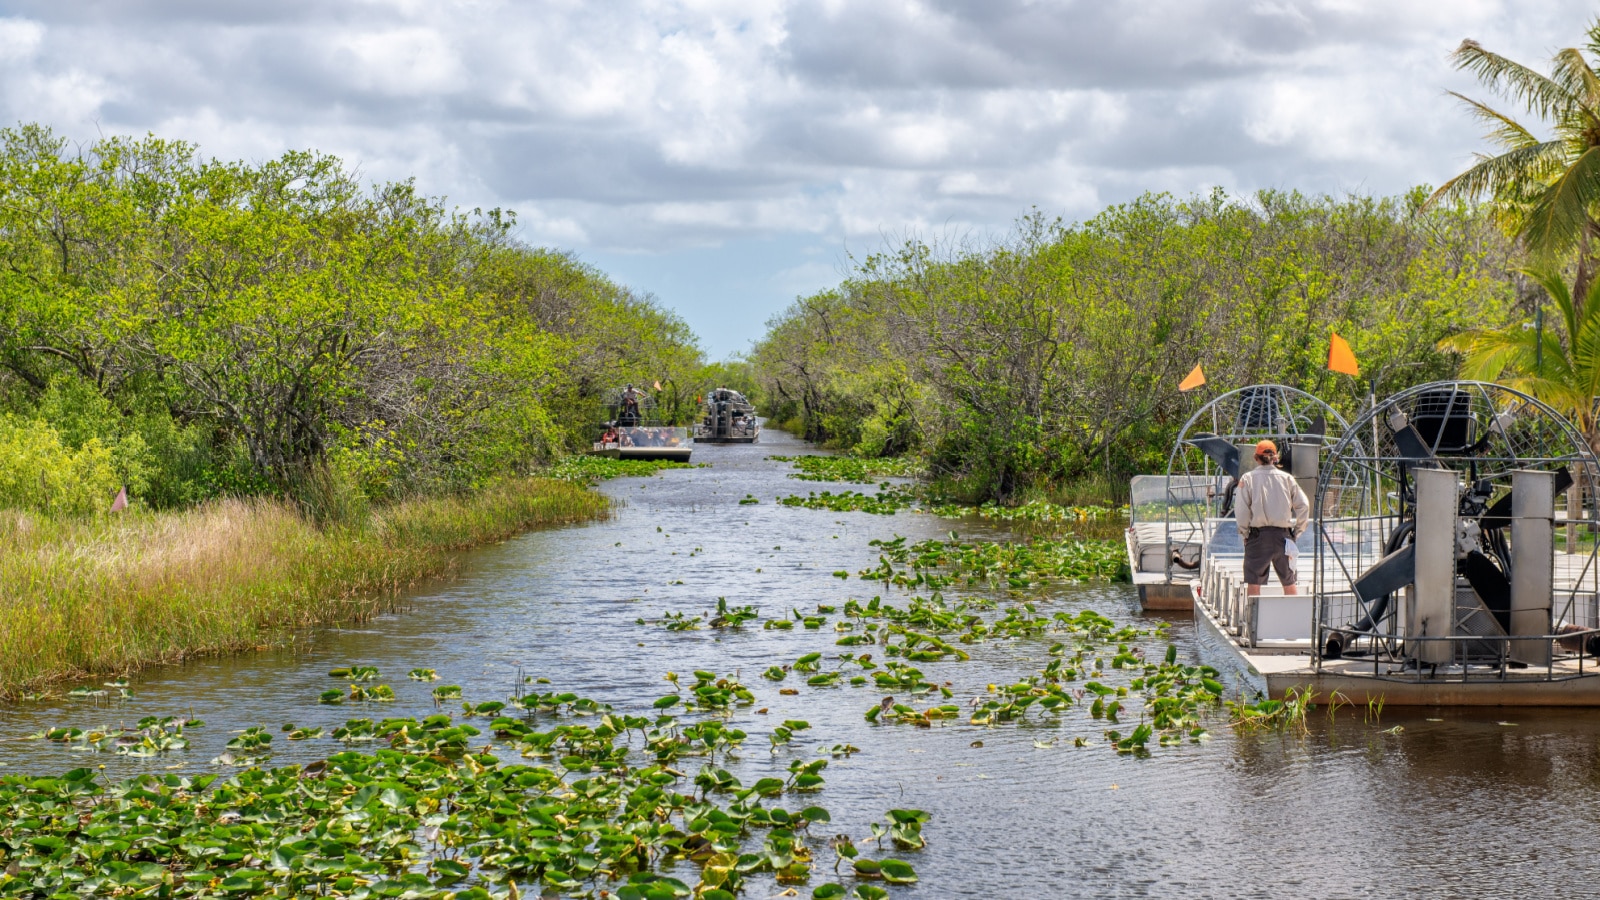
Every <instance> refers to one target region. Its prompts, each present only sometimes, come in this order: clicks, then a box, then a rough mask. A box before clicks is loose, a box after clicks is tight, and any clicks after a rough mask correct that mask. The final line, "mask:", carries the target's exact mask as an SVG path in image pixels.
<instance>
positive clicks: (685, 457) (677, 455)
mask: <svg viewBox="0 0 1600 900" xmlns="http://www.w3.org/2000/svg"><path fill="white" fill-rule="evenodd" d="M606 408H607V410H608V412H609V413H610V418H609V419H607V420H606V421H604V422H602V423H600V424H599V425H598V426H597V427H596V437H595V440H594V443H593V446H592V447H591V448H590V450H589V453H590V455H592V456H609V457H612V458H615V459H640V460H649V459H665V460H672V461H674V462H688V461H689V455H690V454H691V453H693V452H694V446H693V444H691V443H690V441H689V429H687V428H684V427H681V426H677V425H671V424H668V423H665V422H663V421H661V419H660V416H659V414H658V409H657V406H656V401H655V398H654V397H651V396H650V395H649V394H646V393H645V392H643V391H633V390H631V386H630V390H623V391H618V392H616V393H615V394H614V395H612V396H611V397H610V398H609V400H608V401H607V403H606Z"/></svg>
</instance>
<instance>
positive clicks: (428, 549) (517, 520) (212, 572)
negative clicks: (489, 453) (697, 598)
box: [0, 478, 608, 697]
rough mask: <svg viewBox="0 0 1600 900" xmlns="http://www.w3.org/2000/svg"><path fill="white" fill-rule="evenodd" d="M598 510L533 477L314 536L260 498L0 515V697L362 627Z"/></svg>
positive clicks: (586, 497)
mask: <svg viewBox="0 0 1600 900" xmlns="http://www.w3.org/2000/svg"><path fill="white" fill-rule="evenodd" d="M607 508H608V507H607V500H606V499H605V498H604V497H603V496H601V495H599V494H596V493H593V492H590V491H587V490H585V489H584V488H583V487H582V486H580V485H574V484H571V483H568V482H562V481H556V480H552V479H542V478H528V479H514V480H506V481H501V482H498V483H496V484H494V485H492V486H491V487H489V488H486V489H485V490H483V491H480V492H478V493H476V494H473V495H470V496H464V497H438V498H428V499H417V500H409V501H405V502H400V503H396V504H393V505H391V506H388V507H384V508H381V509H378V510H375V511H374V512H372V513H371V514H370V515H368V516H367V517H366V518H365V520H364V521H362V522H360V523H359V524H357V525H353V526H350V525H347V526H339V527H326V528H321V529H319V528H318V527H316V526H315V525H313V524H312V523H310V522H309V521H308V520H306V519H305V518H304V517H302V516H301V515H300V514H299V513H298V512H297V511H296V510H295V509H294V507H293V506H292V505H290V504H288V503H284V502H278V501H271V500H221V501H216V502H212V503H208V504H205V505H203V506H201V507H197V508H194V509H190V510H187V511H184V512H177V513H148V512H143V513H133V512H131V511H130V512H129V513H126V514H123V515H118V516H109V517H101V518H95V519H81V518H79V519H74V518H59V519H58V518H51V517H47V516H42V515H39V514H35V513H20V512H14V511H0V697H14V696H16V695H18V694H20V693H23V692H25V691H27V690H30V689H32V688H35V687H37V686H40V685H43V684H46V683H49V682H55V681H61V680H65V679H71V678H76V677H81V676H87V675H105V674H110V673H123V672H128V671H132V670H134V669H138V668H140V667H142V666H146V665H151V664H155V663H166V662H176V661H179V660H182V659H185V658H187V657H192V656H197V655H207V654H216V653H225V652H229V651H236V650H243V649H249V648H254V647H262V646H270V645H273V644H276V643H280V642H282V641H283V640H284V639H285V638H287V637H288V636H290V635H292V634H293V633H294V632H295V631H297V630H299V629H302V628H306V627H309V626H314V625H325V624H331V623H336V622H351V621H360V620H362V619H365V618H367V617H369V616H372V615H374V614H375V613H378V612H381V611H383V610H385V609H386V608H388V607H389V606H390V605H391V604H392V603H393V601H394V599H395V597H396V596H397V595H399V594H400V593H401V592H402V591H404V590H405V589H407V588H408V587H411V586H413V585H415V584H417V583H418V582H420V581H422V580H423V579H426V578H430V577H434V576H438V575H443V574H447V573H449V571H450V570H451V569H452V568H453V566H454V564H455V552H456V551H459V550H463V549H466V548H469V547H473V546H476V545H479V544H484V543H489V542H492V541H496V540H502V539H504V538H506V537H509V536H511V535H513V534H516V533H518V532H520V531H524V530H526V529H528V528H533V527H538V526H543V525H553V524H561V523H567V522H576V521H582V520H587V519H594V518H598V517H602V516H604V515H606V511H607Z"/></svg>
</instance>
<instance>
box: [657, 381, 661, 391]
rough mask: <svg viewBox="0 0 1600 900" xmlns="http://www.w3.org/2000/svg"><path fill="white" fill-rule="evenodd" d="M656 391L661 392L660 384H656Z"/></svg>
mask: <svg viewBox="0 0 1600 900" xmlns="http://www.w3.org/2000/svg"><path fill="white" fill-rule="evenodd" d="M656 390H658V391H659V390H661V382H659V381H658V382H656Z"/></svg>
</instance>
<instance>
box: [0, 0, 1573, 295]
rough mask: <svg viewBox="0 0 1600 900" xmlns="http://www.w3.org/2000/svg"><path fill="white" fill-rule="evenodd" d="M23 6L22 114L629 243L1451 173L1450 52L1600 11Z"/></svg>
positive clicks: (63, 127) (945, 221)
mask: <svg viewBox="0 0 1600 900" xmlns="http://www.w3.org/2000/svg"><path fill="white" fill-rule="evenodd" d="M7 9H8V13H9V17H0V121H7V120H8V121H12V122H14V121H18V120H21V121H38V122H43V123H46V124H49V125H52V126H54V127H55V128H56V129H57V130H58V131H60V132H62V133H63V134H64V135H66V136H67V137H70V138H72V139H75V140H91V139H93V138H94V137H95V136H97V135H99V134H116V133H130V134H143V133H145V132H147V131H154V132H156V133H158V134H160V135H161V136H163V137H174V138H183V139H188V140H191V141H194V142H196V143H198V144H199V145H200V146H201V149H202V151H203V152H205V153H206V154H208V155H213V156H224V157H230V158H231V157H238V158H245V159H253V160H260V159H265V158H269V157H271V156H274V155H276V154H278V153H280V152H282V151H284V150H288V149H298V148H308V147H309V148H316V149H321V150H324V151H328V152H332V153H337V154H339V155H341V156H343V157H345V158H346V159H348V160H349V161H350V162H351V163H352V164H356V165H358V166H359V167H360V169H361V171H362V172H363V174H365V175H366V176H368V177H370V178H374V179H397V178H405V177H408V176H415V177H416V178H417V181H418V184H419V186H420V187H421V188H422V189H423V190H425V191H428V192H430V193H442V194H446V195H448V196H449V197H450V199H451V200H452V201H453V202H455V203H458V204H461V205H463V206H468V207H471V206H496V205H498V206H510V207H514V208H516V209H518V210H519V211H520V212H521V213H522V219H521V221H522V223H523V229H524V233H525V234H526V236H527V237H528V238H529V239H532V240H538V241H548V242H553V243H557V244H561V245H564V246H569V247H571V248H572V249H575V250H578V251H580V252H588V253H623V254H626V253H635V254H639V253H655V252H671V251H672V249H673V248H680V247H681V248H704V247H708V246H716V245H718V244H720V243H723V242H730V241H732V242H737V241H740V240H748V239H758V238H761V237H763V236H782V235H791V236H792V235H801V236H804V240H805V241H811V242H814V241H822V242H825V243H831V244H832V245H834V246H838V245H840V244H843V243H846V242H848V243H849V244H851V245H852V246H855V247H861V246H863V244H864V243H872V242H874V241H876V240H879V239H881V237H882V236H884V235H904V234H906V233H908V232H909V231H910V230H913V229H931V230H932V231H934V232H945V231H948V230H951V229H953V230H955V231H956V232H961V231H962V230H967V231H972V232H984V233H986V232H988V231H991V230H994V229H997V228H1004V227H1005V226H1006V224H1007V223H1009V222H1010V221H1011V220H1012V219H1013V218H1014V217H1015V216H1017V215H1018V214H1020V213H1023V212H1025V211H1027V210H1028V209H1029V208H1031V207H1034V206H1038V207H1040V208H1041V209H1043V210H1044V211H1045V212H1047V213H1052V214H1056V213H1060V214H1065V215H1067V216H1069V217H1083V216H1088V215H1092V214H1093V213H1094V212H1095V211H1097V210H1098V209H1099V208H1100V207H1102V206H1103V205H1105V204H1107V203H1113V202H1118V201H1121V200H1125V199H1127V198H1129V197H1131V196H1134V195H1137V194H1138V193H1140V192H1142V191H1145V190H1170V191H1175V192H1179V193H1188V192H1191V191H1205V190H1208V189H1209V188H1210V187H1211V186H1213V185H1222V186H1224V187H1226V188H1228V189H1230V190H1235V191H1251V190H1255V189H1258V188H1263V187H1278V188H1301V189H1306V190H1326V189H1346V188H1350V187H1356V188H1360V189H1364V190H1369V191H1373V192H1396V191H1400V190H1403V189H1405V188H1407V187H1409V186H1411V185H1413V184H1416V183H1420V182H1435V183H1436V182H1438V181H1440V180H1441V179H1443V178H1445V177H1448V176H1449V175H1450V174H1452V173H1453V172H1454V171H1455V170H1456V169H1457V168H1458V167H1459V166H1460V165H1462V164H1463V162H1464V161H1465V160H1466V159H1467V158H1468V156H1469V155H1470V153H1471V152H1472V151H1473V150H1475V149H1478V148H1480V147H1481V146H1482V144H1481V141H1480V139H1479V137H1478V135H1477V133H1476V129H1475V126H1474V125H1473V123H1472V122H1471V121H1470V120H1469V119H1468V118H1467V117H1466V116H1465V115H1463V114H1462V113H1461V111H1460V110H1459V109H1458V108H1457V107H1456V106H1455V105H1454V104H1453V102H1452V101H1450V100H1449V99H1448V98H1447V97H1445V96H1444V91H1445V90H1446V89H1457V90H1464V91H1466V92H1468V93H1470V94H1473V95H1480V96H1481V95H1482V93H1483V92H1482V91H1481V90H1479V89H1478V88H1477V86H1476V85H1475V83H1474V81H1473V80H1472V79H1471V77H1470V76H1468V75H1464V74H1462V73H1458V72H1456V71H1454V70H1453V69H1452V68H1451V66H1450V62H1449V58H1448V57H1449V52H1450V51H1451V50H1452V49H1454V47H1455V46H1456V45H1457V44H1458V43H1459V42H1460V41H1461V39H1462V38H1466V37H1473V38H1476V39H1478V40H1480V41H1482V42H1484V43H1485V44H1486V45H1487V46H1490V47H1491V48H1494V49H1497V50H1502V51H1504V52H1505V53H1507V54H1508V55H1510V56H1512V57H1514V58H1517V59H1520V60H1523V61H1526V62H1529V63H1533V64H1535V65H1542V64H1543V61H1544V60H1547V59H1548V58H1549V56H1550V54H1551V52H1552V51H1553V50H1554V49H1555V48H1557V47H1559V46H1572V45H1575V44H1578V43H1581V41H1582V39H1583V31H1584V29H1585V28H1586V26H1587V25H1588V23H1589V21H1590V19H1591V18H1592V17H1593V15H1594V11H1593V9H1592V8H1591V5H1590V4H1588V3H1586V2H1582V0H1555V2H1550V3H1545V4H1537V5H1535V4H1518V3H1513V2H1511V0H1457V2H1452V3H1449V4H1444V3H1438V2H1436V0H1304V2H1289V0H1256V2H1252V3H1239V2H1237V0H1145V2H1140V3H1103V2H1075V3H1057V2H1051V3H1040V2H1036V0H983V2H975V0H885V2H873V3H846V2H840V0H614V2H607V3H593V2H583V0H542V2H539V3H526V2H522V0H454V2H447V0H363V2H358V3H338V2H333V0H278V2H275V3H271V4H210V3H200V2H195V0H10V2H9V3H8V4H7ZM797 265H798V263H797ZM798 271H805V272H806V273H807V275H808V276H809V275H811V274H815V273H814V272H811V271H810V270H798ZM780 280H782V279H780Z"/></svg>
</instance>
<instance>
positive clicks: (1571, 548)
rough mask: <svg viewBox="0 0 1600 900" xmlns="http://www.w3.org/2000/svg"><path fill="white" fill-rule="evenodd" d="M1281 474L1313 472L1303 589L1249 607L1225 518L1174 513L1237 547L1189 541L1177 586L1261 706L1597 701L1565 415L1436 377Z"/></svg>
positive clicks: (1591, 567) (1592, 629)
mask: <svg viewBox="0 0 1600 900" xmlns="http://www.w3.org/2000/svg"><path fill="white" fill-rule="evenodd" d="M1292 446H1293V445H1292ZM1299 449H1300V448H1299V447H1298V446H1297V447H1296V450H1297V451H1298V450H1299ZM1175 454H1176V451H1175ZM1294 462H1295V463H1298V464H1299V465H1298V466H1297V468H1296V469H1295V474H1296V475H1297V477H1299V476H1302V473H1305V472H1312V473H1314V476H1315V490H1314V491H1307V493H1308V495H1310V497H1311V499H1312V521H1311V526H1310V527H1309V528H1308V529H1307V531H1306V534H1305V535H1304V536H1302V538H1301V543H1302V544H1303V545H1304V549H1303V551H1302V553H1301V557H1300V565H1301V584H1302V585H1305V584H1306V583H1307V579H1306V577H1305V576H1306V574H1307V572H1306V569H1307V568H1309V570H1310V572H1309V574H1310V578H1309V585H1310V592H1309V593H1308V594H1305V595H1301V596H1284V595H1283V593H1282V590H1281V588H1277V587H1276V586H1275V585H1270V584H1269V585H1268V586H1267V587H1265V588H1263V590H1262V592H1261V595H1260V596H1257V597H1251V596H1249V594H1248V592H1247V591H1246V588H1245V585H1244V583H1243V578H1242V562H1243V549H1242V547H1240V546H1239V544H1238V540H1237V533H1236V532H1235V531H1234V529H1233V527H1232V522H1231V521H1229V522H1228V523H1227V525H1228V527H1227V528H1222V527H1220V525H1216V526H1213V520H1212V519H1211V518H1209V514H1210V513H1211V512H1216V511H1218V510H1217V509H1216V507H1215V506H1214V505H1209V504H1205V503H1202V502H1201V500H1200V499H1199V497H1196V499H1194V500H1190V501H1187V502H1188V503H1189V504H1190V505H1192V506H1193V507H1194V508H1195V509H1196V510H1200V509H1205V510H1206V511H1207V513H1208V518H1207V519H1206V520H1205V522H1204V523H1203V524H1202V525H1201V527H1200V528H1199V529H1197V531H1196V533H1197V535H1199V536H1200V538H1201V539H1202V540H1203V537H1204V536H1205V535H1207V534H1210V533H1211V532H1212V530H1213V529H1214V530H1215V534H1216V536H1218V537H1220V536H1221V535H1223V534H1226V533H1233V534H1234V538H1233V540H1232V541H1231V542H1226V543H1225V542H1223V541H1221V540H1215V539H1214V540H1212V541H1211V542H1210V543H1207V544H1203V547H1202V551H1201V556H1200V564H1199V566H1198V568H1197V570H1195V571H1196V577H1194V578H1193V579H1192V580H1190V581H1189V582H1188V587H1189V589H1190V591H1191V592H1192V596H1193V605H1194V610H1195V619H1196V622H1197V624H1198V625H1200V626H1202V627H1203V628H1204V630H1205V631H1206V632H1209V634H1210V635H1211V636H1212V637H1213V638H1215V640H1203V641H1202V647H1203V648H1207V649H1203V651H1202V652H1209V650H1211V649H1218V648H1220V651H1221V653H1222V654H1223V655H1224V656H1228V657H1231V658H1232V659H1233V661H1234V662H1236V663H1237V664H1238V667H1239V668H1240V669H1241V670H1242V671H1243V673H1245V675H1246V677H1247V679H1248V680H1250V681H1253V682H1255V683H1256V686H1257V688H1258V689H1260V690H1262V691H1264V692H1265V693H1267V694H1268V695H1270V696H1272V697H1280V698H1281V697H1283V696H1284V695H1285V694H1287V693H1288V692H1289V691H1290V690H1307V689H1309V690H1312V691H1315V692H1316V694H1317V695H1318V696H1320V697H1324V698H1327V697H1330V696H1334V697H1338V698H1340V699H1342V700H1346V701H1349V702H1353V703H1358V704H1360V703H1366V702H1369V701H1373V700H1380V699H1381V701H1382V702H1384V703H1387V704H1395V705H1463V706H1496V705H1505V704H1520V705H1555V706H1594V705H1600V629H1597V627H1596V625H1597V624H1600V618H1597V616H1600V609H1597V602H1600V577H1597V572H1596V540H1595V539H1596V524H1597V518H1596V515H1595V509H1594V506H1593V504H1594V498H1595V488H1596V473H1597V467H1596V460H1595V457H1594V454H1593V452H1592V451H1591V449H1590V448H1589V445H1588V443H1587V442H1586V441H1585V440H1584V438H1583V436H1582V435H1581V434H1579V432H1578V431H1577V429H1576V428H1574V427H1573V425H1572V424H1571V423H1570V422H1568V421H1567V420H1566V419H1565V418H1563V417H1562V416H1561V415H1559V414H1558V413H1556V412H1555V411H1554V410H1552V409H1551V408H1550V407H1548V406H1546V405H1545V404H1543V403H1540V402H1539V401H1538V400H1536V399H1534V398H1532V397H1530V396H1528V395H1526V394H1523V393H1520V392H1518V391H1516V390H1513V389H1511V388H1507V387H1505V386H1502V385H1497V384H1489V383H1483V382H1471V381H1453V382H1434V383H1429V384H1424V385H1419V386H1417V387H1413V388H1410V389H1408V390H1405V391H1402V392H1400V393H1398V394H1395V395H1394V396H1392V397H1389V398H1388V399H1386V400H1383V401H1382V402H1379V403H1375V404H1374V405H1373V406H1372V407H1371V408H1370V409H1368V410H1367V411H1366V412H1365V413H1364V414H1363V415H1361V416H1360V417H1359V418H1358V419H1357V420H1356V421H1355V422H1354V423H1353V424H1352V425H1351V426H1350V427H1349V428H1346V429H1344V430H1343V434H1342V435H1341V436H1339V437H1338V438H1337V440H1333V441H1331V442H1330V444H1329V446H1327V448H1326V450H1325V451H1323V450H1320V449H1319V450H1317V451H1315V452H1313V453H1308V454H1307V455H1306V457H1304V461H1302V460H1301V458H1298V457H1297V458H1296V459H1295V460H1294ZM1179 471H1182V470H1181V469H1180V470H1179ZM1210 483H1211V482H1206V484H1210ZM1178 487H1179V488H1182V487H1184V483H1182V482H1180V483H1179V485H1178ZM1170 490H1171V489H1169V491H1170ZM1180 499H1187V495H1181V494H1180ZM1207 499H1209V498H1207ZM1168 505H1169V506H1171V505H1173V504H1170V503H1169V504H1168ZM1178 505H1179V506H1180V507H1182V506H1183V504H1178ZM1168 533H1169V540H1171V539H1172V538H1171V537H1170V535H1171V534H1173V533H1174V532H1173V530H1172V529H1169V530H1168ZM1130 540H1131V539H1130ZM1307 560H1309V561H1310V565H1309V566H1307V565H1306V563H1307Z"/></svg>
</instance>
